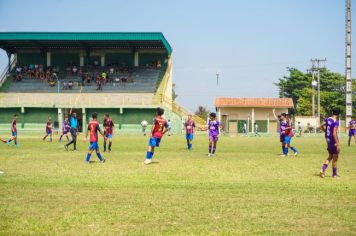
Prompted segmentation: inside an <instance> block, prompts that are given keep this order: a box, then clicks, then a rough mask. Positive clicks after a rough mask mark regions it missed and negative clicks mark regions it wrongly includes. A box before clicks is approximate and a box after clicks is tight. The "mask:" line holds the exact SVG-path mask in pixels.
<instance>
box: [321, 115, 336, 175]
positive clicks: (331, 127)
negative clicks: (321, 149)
mask: <svg viewBox="0 0 356 236" xmlns="http://www.w3.org/2000/svg"><path fill="white" fill-rule="evenodd" d="M339 115H340V109H339V108H334V109H333V110H332V116H330V117H328V118H326V119H325V123H324V124H322V125H321V126H320V129H321V130H322V131H324V132H325V139H326V143H327V150H328V152H329V156H328V158H327V159H326V160H325V161H324V163H323V166H322V167H321V170H320V177H321V178H324V177H325V171H326V168H328V165H329V162H330V161H331V160H332V166H333V175H332V177H333V178H339V177H340V176H339V175H338V174H337V160H338V158H339V153H340V142H339V137H338V128H339Z"/></svg>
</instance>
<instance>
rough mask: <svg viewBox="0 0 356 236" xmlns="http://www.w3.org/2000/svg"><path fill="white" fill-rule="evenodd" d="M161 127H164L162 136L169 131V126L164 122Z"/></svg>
mask: <svg viewBox="0 0 356 236" xmlns="http://www.w3.org/2000/svg"><path fill="white" fill-rule="evenodd" d="M163 127H164V128H163V134H165V133H167V131H168V129H169V125H168V123H167V121H166V123H165V124H164V126H163Z"/></svg>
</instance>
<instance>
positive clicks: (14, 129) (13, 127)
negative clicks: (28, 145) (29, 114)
mask: <svg viewBox="0 0 356 236" xmlns="http://www.w3.org/2000/svg"><path fill="white" fill-rule="evenodd" d="M18 118H19V115H18V114H15V115H14V119H13V120H12V122H11V137H10V138H9V139H8V140H7V141H6V143H7V145H10V143H11V142H12V140H14V143H15V145H16V147H18V144H17V127H16V124H17V119H18Z"/></svg>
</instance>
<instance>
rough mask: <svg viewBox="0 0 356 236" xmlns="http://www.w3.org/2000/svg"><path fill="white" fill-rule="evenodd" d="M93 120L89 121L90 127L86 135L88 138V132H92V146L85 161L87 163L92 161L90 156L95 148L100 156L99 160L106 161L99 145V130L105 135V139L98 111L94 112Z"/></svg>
mask: <svg viewBox="0 0 356 236" xmlns="http://www.w3.org/2000/svg"><path fill="white" fill-rule="evenodd" d="M92 118H93V119H92V120H91V121H90V122H89V124H88V129H87V133H86V135H85V140H86V139H87V138H88V134H89V132H90V146H89V151H88V154H87V157H86V159H85V161H86V162H87V163H90V156H91V154H92V153H93V151H94V150H95V152H96V155H97V156H98V158H99V160H100V162H101V163H104V162H105V159H104V158H103V157H102V156H101V154H100V151H99V145H98V132H99V133H100V134H101V135H102V136H103V138H104V140H105V139H106V138H105V135H104V133H103V132H102V131H101V129H100V126H99V122H98V120H97V119H98V113H96V112H94V113H93V114H92Z"/></svg>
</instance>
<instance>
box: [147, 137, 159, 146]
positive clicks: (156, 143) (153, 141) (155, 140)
mask: <svg viewBox="0 0 356 236" xmlns="http://www.w3.org/2000/svg"><path fill="white" fill-rule="evenodd" d="M160 142H161V139H160V138H153V137H152V138H150V141H149V142H148V146H151V147H159V143H160Z"/></svg>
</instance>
